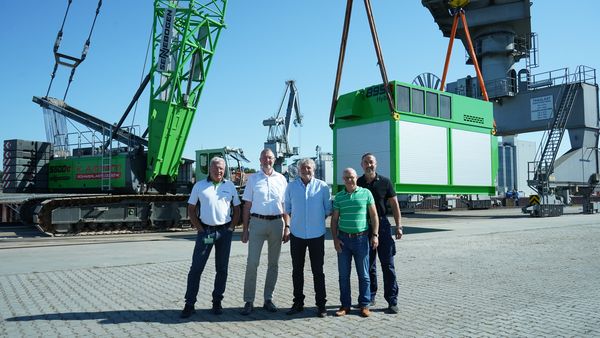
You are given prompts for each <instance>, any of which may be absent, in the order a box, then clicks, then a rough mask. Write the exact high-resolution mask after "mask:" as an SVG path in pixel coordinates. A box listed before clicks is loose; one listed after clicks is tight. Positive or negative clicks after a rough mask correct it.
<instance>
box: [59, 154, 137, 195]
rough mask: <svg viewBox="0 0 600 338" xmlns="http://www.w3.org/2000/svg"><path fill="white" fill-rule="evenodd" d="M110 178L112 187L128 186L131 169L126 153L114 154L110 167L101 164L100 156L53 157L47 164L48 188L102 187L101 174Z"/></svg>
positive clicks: (87, 188)
mask: <svg viewBox="0 0 600 338" xmlns="http://www.w3.org/2000/svg"><path fill="white" fill-rule="evenodd" d="M103 175H104V176H106V175H108V176H109V177H110V178H111V187H112V188H114V189H119V188H129V186H128V185H130V181H131V170H130V165H129V161H128V157H127V155H126V154H119V155H115V156H113V157H112V159H111V165H110V168H109V167H108V166H107V167H103V166H102V156H90V157H69V158H65V159H53V160H50V162H49V164H48V188H49V189H50V190H66V189H69V190H97V191H100V190H101V187H102V176H103Z"/></svg>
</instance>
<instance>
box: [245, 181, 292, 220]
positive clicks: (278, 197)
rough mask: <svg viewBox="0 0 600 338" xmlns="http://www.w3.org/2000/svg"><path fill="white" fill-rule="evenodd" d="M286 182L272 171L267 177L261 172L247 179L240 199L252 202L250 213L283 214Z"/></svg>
mask: <svg viewBox="0 0 600 338" xmlns="http://www.w3.org/2000/svg"><path fill="white" fill-rule="evenodd" d="M286 187H287V181H286V180H285V177H284V176H283V175H281V174H280V173H278V172H276V171H275V170H273V173H272V174H271V175H269V176H267V175H265V173H264V172H263V171H262V170H259V171H258V172H257V173H255V174H253V175H251V176H250V177H248V182H247V183H246V188H245V189H244V195H243V196H242V199H243V200H244V201H249V202H252V207H251V209H250V212H251V213H256V214H260V215H265V216H268V215H281V214H283V202H284V200H285V188H286Z"/></svg>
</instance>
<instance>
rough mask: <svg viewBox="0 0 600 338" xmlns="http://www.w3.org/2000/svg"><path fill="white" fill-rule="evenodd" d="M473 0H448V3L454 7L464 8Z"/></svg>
mask: <svg viewBox="0 0 600 338" xmlns="http://www.w3.org/2000/svg"><path fill="white" fill-rule="evenodd" d="M469 2H471V0H448V5H449V6H450V7H452V8H462V7H465V6H466V5H468V4H469Z"/></svg>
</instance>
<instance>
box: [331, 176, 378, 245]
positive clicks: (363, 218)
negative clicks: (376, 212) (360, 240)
mask: <svg viewBox="0 0 600 338" xmlns="http://www.w3.org/2000/svg"><path fill="white" fill-rule="evenodd" d="M374 203H375V200H374V199H373V195H372V194H371V192H370V191H369V189H365V188H361V187H356V190H354V192H353V193H351V194H349V193H348V192H346V189H344V190H343V191H340V192H338V193H337V194H336V195H335V197H334V199H333V209H334V210H338V211H339V212H340V219H339V222H338V229H339V230H341V231H343V232H346V233H349V234H355V233H357V232H361V231H366V230H368V229H369V224H367V212H368V206H369V205H371V204H374Z"/></svg>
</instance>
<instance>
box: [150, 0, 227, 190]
mask: <svg viewBox="0 0 600 338" xmlns="http://www.w3.org/2000/svg"><path fill="white" fill-rule="evenodd" d="M226 5H227V1H226V0H212V1H209V0H204V1H195V0H179V1H170V0H156V1H155V2H154V22H153V39H152V42H153V49H152V60H153V65H152V70H151V72H152V78H151V98H150V114H149V121H148V132H149V133H148V166H147V172H146V179H147V180H148V181H149V182H152V181H154V180H156V178H157V177H159V176H162V177H167V181H174V179H175V176H177V169H178V167H179V164H180V161H181V155H182V153H183V149H184V147H185V143H186V140H187V137H188V134H189V131H190V127H191V124H192V120H193V119H194V114H195V112H196V108H197V106H198V101H199V99H200V94H201V92H202V89H203V88H204V84H205V80H206V75H207V74H208V70H209V68H210V64H211V61H212V58H213V56H214V52H215V48H216V45H217V42H218V39H219V35H220V32H221V29H222V28H224V27H225V23H224V17H225V8H226Z"/></svg>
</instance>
